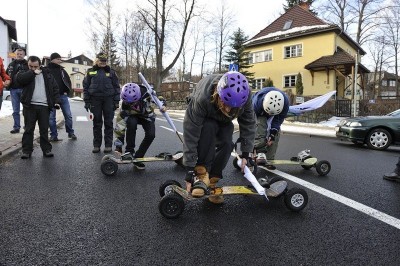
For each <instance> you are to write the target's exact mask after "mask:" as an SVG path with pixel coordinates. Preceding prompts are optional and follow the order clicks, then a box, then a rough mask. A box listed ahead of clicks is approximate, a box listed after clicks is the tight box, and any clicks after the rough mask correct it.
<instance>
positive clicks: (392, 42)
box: [381, 0, 400, 96]
mask: <svg viewBox="0 0 400 266" xmlns="http://www.w3.org/2000/svg"><path fill="white" fill-rule="evenodd" d="M382 14H383V15H382V19H383V21H384V23H383V25H381V27H382V29H383V31H384V34H385V35H386V44H387V46H389V47H390V48H391V51H392V53H391V55H392V56H393V57H394V60H393V61H394V72H395V75H396V96H399V82H398V78H397V77H398V72H399V70H398V68H399V66H398V61H399V52H400V0H392V1H391V5H390V6H389V7H388V8H386V9H385V10H384V11H383V12H382Z"/></svg>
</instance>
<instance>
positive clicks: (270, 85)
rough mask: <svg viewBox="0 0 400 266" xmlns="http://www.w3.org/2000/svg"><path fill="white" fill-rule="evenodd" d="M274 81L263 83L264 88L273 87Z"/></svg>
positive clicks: (268, 79)
mask: <svg viewBox="0 0 400 266" xmlns="http://www.w3.org/2000/svg"><path fill="white" fill-rule="evenodd" d="M273 86H274V81H273V80H272V79H271V78H267V79H266V80H265V81H264V83H263V88H265V87H273Z"/></svg>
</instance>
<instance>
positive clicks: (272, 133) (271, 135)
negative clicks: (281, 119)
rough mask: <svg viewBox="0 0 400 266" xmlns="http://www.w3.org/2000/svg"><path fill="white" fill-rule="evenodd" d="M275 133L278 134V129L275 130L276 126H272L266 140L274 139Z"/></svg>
mask: <svg viewBox="0 0 400 266" xmlns="http://www.w3.org/2000/svg"><path fill="white" fill-rule="evenodd" d="M276 134H278V130H277V129H276V128H272V129H271V130H270V131H269V137H268V140H270V141H275V137H276Z"/></svg>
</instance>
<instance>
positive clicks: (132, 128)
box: [125, 116, 156, 158]
mask: <svg viewBox="0 0 400 266" xmlns="http://www.w3.org/2000/svg"><path fill="white" fill-rule="evenodd" d="M154 121H155V120H154V119H153V118H143V117H137V116H129V118H128V120H127V121H126V127H127V129H126V148H125V151H126V152H132V153H134V152H135V141H136V130H137V126H138V125H139V124H140V125H142V127H143V130H144V138H143V140H142V142H141V143H140V146H139V149H138V150H137V152H136V153H135V157H136V158H142V157H144V155H145V154H146V151H147V150H148V149H149V147H150V145H151V143H152V142H153V140H154V138H155V137H156V126H155V123H154Z"/></svg>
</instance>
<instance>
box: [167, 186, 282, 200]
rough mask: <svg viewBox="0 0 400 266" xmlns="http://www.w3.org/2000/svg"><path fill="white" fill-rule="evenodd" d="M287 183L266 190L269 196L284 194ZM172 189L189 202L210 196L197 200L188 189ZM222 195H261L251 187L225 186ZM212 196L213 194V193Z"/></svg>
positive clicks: (173, 187) (176, 187)
mask: <svg viewBox="0 0 400 266" xmlns="http://www.w3.org/2000/svg"><path fill="white" fill-rule="evenodd" d="M286 187H287V182H286V181H278V182H275V183H273V184H272V185H271V187H270V188H268V189H265V191H266V193H267V196H269V197H277V196H279V195H281V194H282V192H283V191H284V190H285V189H286ZM171 188H172V189H173V190H174V191H175V192H176V193H178V194H179V195H181V197H183V198H185V199H187V200H195V199H202V198H208V197H209V196H210V195H204V196H203V197H200V198H196V197H193V196H192V195H191V194H190V193H189V192H188V191H186V189H184V188H181V187H179V186H176V185H171ZM222 191H223V192H222V195H223V196H226V195H259V194H258V193H257V191H256V190H255V189H254V188H253V187H249V186H224V187H222ZM211 194H212V193H211Z"/></svg>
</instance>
